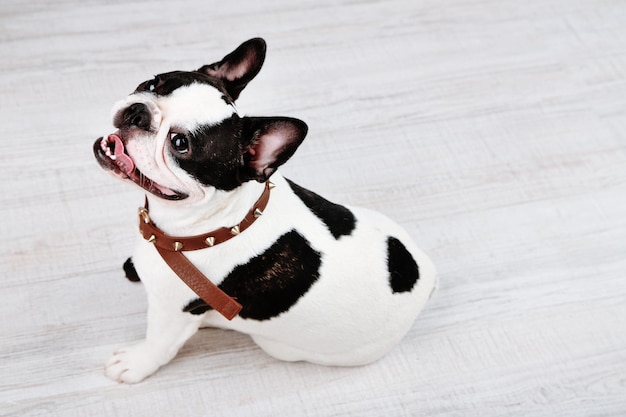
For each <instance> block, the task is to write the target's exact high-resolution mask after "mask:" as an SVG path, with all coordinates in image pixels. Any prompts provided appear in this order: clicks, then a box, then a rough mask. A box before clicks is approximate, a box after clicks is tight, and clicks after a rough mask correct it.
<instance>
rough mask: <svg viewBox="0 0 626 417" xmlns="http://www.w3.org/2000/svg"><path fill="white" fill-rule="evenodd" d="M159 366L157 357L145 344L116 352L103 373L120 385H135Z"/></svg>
mask: <svg viewBox="0 0 626 417" xmlns="http://www.w3.org/2000/svg"><path fill="white" fill-rule="evenodd" d="M160 366H161V364H160V362H159V360H158V358H157V355H156V354H155V353H154V351H152V350H151V349H150V348H149V347H148V346H147V344H146V343H145V342H141V343H139V344H136V345H134V346H130V347H127V348H123V349H120V350H118V351H117V352H115V353H114V354H113V356H111V359H109V361H108V362H107V363H106V365H105V369H104V373H105V375H106V376H107V377H108V378H111V379H113V380H115V381H117V382H119V383H120V384H122V383H125V384H135V383H137V382H140V381H142V380H143V379H144V378H146V377H147V376H150V375H152V374H153V373H154V372H155V371H156V370H157V369H159V367H160Z"/></svg>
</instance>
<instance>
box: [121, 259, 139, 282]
mask: <svg viewBox="0 0 626 417" xmlns="http://www.w3.org/2000/svg"><path fill="white" fill-rule="evenodd" d="M122 268H123V269H124V273H126V278H127V279H128V280H129V281H132V282H139V281H141V279H140V278H139V274H137V270H136V269H135V265H134V264H133V258H128V259H126V262H124V266H122Z"/></svg>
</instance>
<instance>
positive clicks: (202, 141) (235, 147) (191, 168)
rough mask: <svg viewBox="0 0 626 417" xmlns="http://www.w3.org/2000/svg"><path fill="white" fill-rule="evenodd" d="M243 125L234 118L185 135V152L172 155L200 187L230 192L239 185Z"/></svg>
mask: <svg viewBox="0 0 626 417" xmlns="http://www.w3.org/2000/svg"><path fill="white" fill-rule="evenodd" d="M242 128H243V122H242V119H241V118H239V117H238V116H237V115H233V116H232V117H230V118H228V119H225V120H223V121H221V122H220V123H218V124H216V125H205V126H200V127H199V128H197V129H196V130H195V131H194V132H191V133H189V134H187V139H188V141H189V152H187V153H185V154H176V152H175V151H174V150H172V154H173V155H174V157H175V158H176V160H177V162H178V165H180V167H181V168H182V169H184V170H185V171H187V172H188V173H189V174H190V175H191V176H193V177H194V178H196V179H197V180H198V181H199V182H200V183H201V184H203V185H206V186H212V187H215V188H217V189H220V190H226V191H230V190H233V189H235V188H237V187H238V186H240V185H241V184H242V178H241V171H242V166H243V157H242V154H243V145H242V143H241V135H242Z"/></svg>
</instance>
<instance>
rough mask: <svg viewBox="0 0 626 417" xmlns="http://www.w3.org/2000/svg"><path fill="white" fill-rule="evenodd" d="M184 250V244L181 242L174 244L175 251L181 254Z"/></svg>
mask: <svg viewBox="0 0 626 417" xmlns="http://www.w3.org/2000/svg"><path fill="white" fill-rule="evenodd" d="M182 248H183V244H182V243H180V242H174V250H175V251H176V252H179V251H180V250H181V249H182Z"/></svg>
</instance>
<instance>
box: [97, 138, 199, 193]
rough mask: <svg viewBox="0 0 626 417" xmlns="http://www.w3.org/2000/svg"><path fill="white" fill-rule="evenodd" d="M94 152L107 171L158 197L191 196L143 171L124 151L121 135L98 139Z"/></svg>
mask: <svg viewBox="0 0 626 417" xmlns="http://www.w3.org/2000/svg"><path fill="white" fill-rule="evenodd" d="M116 147H117V149H115V148H116ZM93 153H94V155H95V157H96V160H97V161H98V163H99V164H100V166H101V167H102V168H103V169H104V170H105V171H108V172H110V173H111V174H113V175H114V176H116V177H118V178H120V179H123V180H130V181H132V182H133V183H135V184H137V185H138V186H139V187H141V188H143V189H144V190H145V191H147V192H149V193H150V194H152V195H155V196H156V197H159V198H162V199H164V200H170V201H177V200H184V199H185V198H187V197H189V195H188V194H185V193H182V192H180V191H176V190H172V189H171V188H168V187H165V186H163V185H161V184H159V183H157V182H156V181H154V180H152V179H150V178H148V177H147V176H145V175H144V174H143V173H141V171H139V170H138V169H137V168H136V167H135V166H134V163H133V161H132V159H131V158H130V156H128V154H127V153H126V152H125V151H124V148H123V145H122V144H121V141H120V140H119V136H117V135H115V134H114V135H110V136H109V137H107V138H104V137H101V138H99V139H98V140H96V142H95V143H94V144H93Z"/></svg>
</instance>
